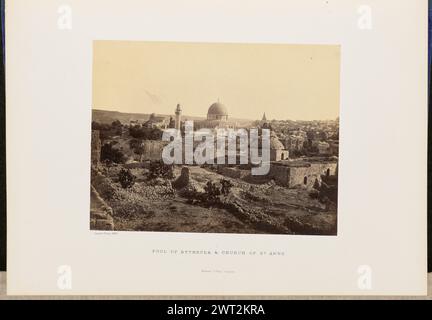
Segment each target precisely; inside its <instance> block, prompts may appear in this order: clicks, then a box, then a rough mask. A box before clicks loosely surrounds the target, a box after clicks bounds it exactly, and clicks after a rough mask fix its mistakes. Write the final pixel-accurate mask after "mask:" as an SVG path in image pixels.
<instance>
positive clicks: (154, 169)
mask: <svg viewBox="0 0 432 320" xmlns="http://www.w3.org/2000/svg"><path fill="white" fill-rule="evenodd" d="M149 171H150V172H149V176H148V178H149V179H155V178H166V179H173V178H174V166H173V165H169V164H165V163H164V162H163V161H153V162H151V163H150V168H149Z"/></svg>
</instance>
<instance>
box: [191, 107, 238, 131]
mask: <svg viewBox="0 0 432 320" xmlns="http://www.w3.org/2000/svg"><path fill="white" fill-rule="evenodd" d="M236 127H237V123H236V122H234V121H229V120H228V109H227V107H226V106H225V105H223V104H222V103H220V102H219V101H218V102H215V103H213V104H212V105H211V106H210V107H209V108H208V111H207V119H206V120H195V121H194V129H195V130H199V129H203V128H208V129H218V128H220V129H235V128H236Z"/></svg>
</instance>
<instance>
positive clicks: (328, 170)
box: [326, 168, 330, 177]
mask: <svg viewBox="0 0 432 320" xmlns="http://www.w3.org/2000/svg"><path fill="white" fill-rule="evenodd" d="M329 175H330V168H328V169H327V171H326V176H327V177H328V176H329Z"/></svg>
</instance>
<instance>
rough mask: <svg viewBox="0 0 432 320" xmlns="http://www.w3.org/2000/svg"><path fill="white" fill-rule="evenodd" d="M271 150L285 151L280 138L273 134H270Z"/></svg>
mask: <svg viewBox="0 0 432 320" xmlns="http://www.w3.org/2000/svg"><path fill="white" fill-rule="evenodd" d="M270 149H271V150H283V149H285V147H284V145H283V144H282V142H280V140H279V138H278V137H277V136H276V134H274V133H273V132H272V133H271V134H270Z"/></svg>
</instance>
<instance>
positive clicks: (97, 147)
mask: <svg viewBox="0 0 432 320" xmlns="http://www.w3.org/2000/svg"><path fill="white" fill-rule="evenodd" d="M100 156H101V140H100V136H99V130H93V131H92V133H91V164H92V165H94V166H97V165H98V164H99V161H100Z"/></svg>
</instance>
